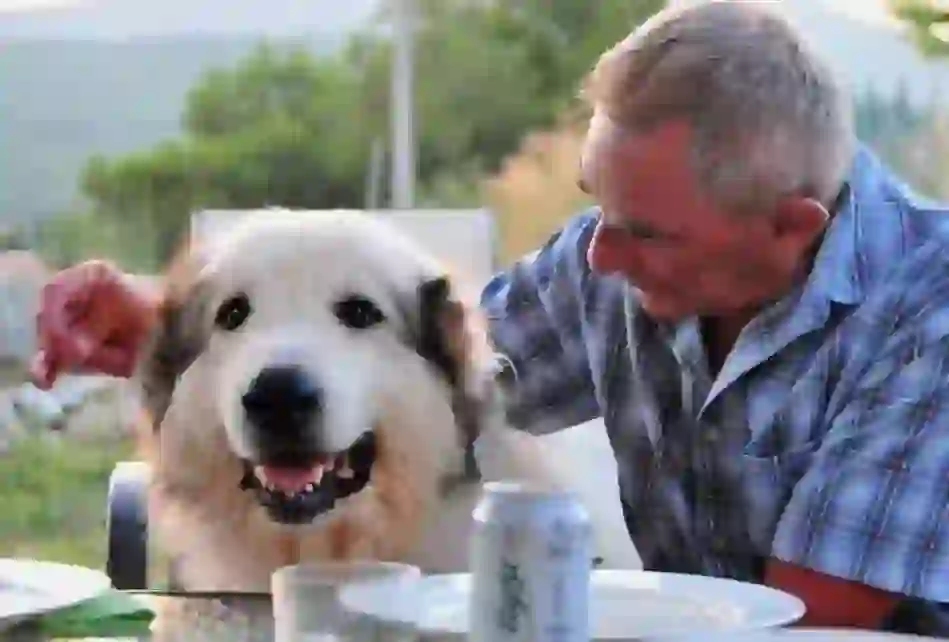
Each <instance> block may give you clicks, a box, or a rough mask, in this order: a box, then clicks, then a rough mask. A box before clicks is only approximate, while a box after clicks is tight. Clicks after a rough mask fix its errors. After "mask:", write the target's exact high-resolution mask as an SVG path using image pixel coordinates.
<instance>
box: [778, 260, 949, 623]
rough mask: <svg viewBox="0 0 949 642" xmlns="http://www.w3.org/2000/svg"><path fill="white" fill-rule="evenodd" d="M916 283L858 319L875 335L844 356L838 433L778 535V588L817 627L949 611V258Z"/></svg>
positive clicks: (835, 402) (904, 284)
mask: <svg viewBox="0 0 949 642" xmlns="http://www.w3.org/2000/svg"><path fill="white" fill-rule="evenodd" d="M937 252H940V253H941V250H939V249H938V248H937ZM916 268H921V269H918V270H917V269H916ZM905 277H906V278H903V279H900V280H899V281H898V282H896V281H894V284H895V285H894V287H892V288H890V291H889V292H888V293H885V294H883V295H879V296H878V297H876V298H879V301H873V302H871V303H870V304H867V305H865V306H864V308H863V309H861V310H860V311H858V312H857V313H855V314H856V315H860V316H859V317H857V318H856V320H853V319H852V320H851V321H849V322H851V323H861V324H863V329H864V330H865V332H861V336H860V337H859V339H860V341H859V343H856V342H854V343H849V344H847V345H843V346H841V347H840V350H841V352H842V353H843V354H844V356H843V357H841V361H842V362H843V370H842V371H841V372H840V375H839V382H838V384H837V390H836V391H835V393H834V395H835V397H837V398H836V399H832V400H831V410H830V412H831V413H832V415H831V416H830V417H829V419H828V421H830V427H829V430H828V431H827V433H826V434H825V435H824V437H823V438H822V442H821V446H820V447H819V449H818V450H817V451H816V453H815V454H814V458H813V459H812V460H811V462H810V465H809V468H808V470H807V472H806V473H805V474H804V476H803V477H802V478H801V480H800V481H799V482H798V483H797V485H796V486H795V488H794V491H793V493H792V495H791V498H790V501H789V502H788V505H787V507H786V509H785V511H784V513H783V515H782V517H781V520H780V521H779V523H778V526H777V530H776V533H775V537H774V542H773V547H772V557H773V558H774V559H772V560H771V562H770V564H769V566H768V569H767V572H766V581H767V582H768V583H769V584H771V585H772V586H775V587H777V588H781V589H784V590H787V591H789V592H791V593H794V594H796V595H798V597H800V598H801V599H802V600H803V601H804V602H805V604H807V607H808V611H809V613H808V615H807V617H806V619H805V624H808V625H820V626H849V627H860V628H872V627H879V626H880V624H881V623H883V622H884V621H885V620H886V619H887V618H888V617H889V616H890V615H892V613H893V610H894V608H895V606H896V605H897V604H898V603H899V602H901V601H903V600H905V599H906V598H917V599H919V600H923V601H926V602H941V603H945V602H949V581H947V578H949V260H946V259H944V258H937V257H935V256H933V254H930V260H929V261H927V262H922V261H921V262H920V263H919V264H918V265H917V266H911V268H909V269H906V270H905Z"/></svg>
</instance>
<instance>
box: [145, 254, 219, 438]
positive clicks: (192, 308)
mask: <svg viewBox="0 0 949 642" xmlns="http://www.w3.org/2000/svg"><path fill="white" fill-rule="evenodd" d="M201 265H202V263H201V261H200V259H199V258H198V254H197V253H186V254H185V255H183V256H182V258H180V259H179V260H177V261H175V262H174V263H173V264H172V267H171V268H170V269H169V270H168V271H167V272H166V280H165V285H164V290H163V295H162V300H161V304H160V306H159V309H158V313H157V319H156V322H155V325H154V329H153V330H152V335H151V336H150V337H149V340H148V342H147V343H146V345H145V348H144V350H143V352H142V356H141V358H140V360H139V363H138V371H137V373H136V375H137V380H138V382H139V385H140V386H141V392H142V403H143V405H144V407H145V410H146V411H147V412H148V414H149V418H150V421H151V422H152V427H153V429H154V430H156V431H157V430H158V428H159V426H161V423H162V421H163V420H164V418H165V413H166V412H167V411H168V407H169V406H170V405H171V397H172V395H173V393H174V390H175V386H176V385H177V383H178V378H179V377H180V376H181V375H182V374H184V372H185V371H186V370H187V369H188V367H189V366H190V365H191V364H192V363H193V362H194V360H195V359H196V358H197V357H198V355H199V354H201V351H202V350H203V349H204V346H205V344H206V343H207V340H208V334H209V332H210V329H209V328H208V327H207V322H206V319H207V306H208V297H207V288H206V287H205V286H204V285H203V284H202V282H201V280H200V276H199V275H200V270H201Z"/></svg>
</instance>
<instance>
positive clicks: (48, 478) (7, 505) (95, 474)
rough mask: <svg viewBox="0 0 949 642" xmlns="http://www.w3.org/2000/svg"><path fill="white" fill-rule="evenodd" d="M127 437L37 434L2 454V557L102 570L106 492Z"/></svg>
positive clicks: (126, 448) (127, 448) (123, 455)
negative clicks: (80, 436) (62, 563)
mask: <svg viewBox="0 0 949 642" xmlns="http://www.w3.org/2000/svg"><path fill="white" fill-rule="evenodd" d="M130 453H131V446H130V444H129V443H128V441H127V440H120V439H117V438H116V437H115V436H110V437H108V438H102V439H95V440H88V441H83V440H74V439H68V440H61V439H57V438H56V437H55V436H54V435H49V434H46V435H43V434H37V435H34V436H31V437H27V438H24V439H21V440H17V441H15V442H14V444H13V446H12V447H11V448H10V450H8V451H5V452H0V506H3V510H2V511H0V556H23V557H27V556H32V557H37V558H40V559H51V560H55V561H57V562H66V563H73V564H83V565H86V566H91V567H93V568H103V567H104V563H105V558H106V545H107V538H106V533H105V528H104V525H105V509H106V505H105V502H106V493H107V491H108V484H109V475H110V474H111V472H112V468H113V466H114V465H115V462H116V461H118V460H121V459H125V458H127V457H129V455H130Z"/></svg>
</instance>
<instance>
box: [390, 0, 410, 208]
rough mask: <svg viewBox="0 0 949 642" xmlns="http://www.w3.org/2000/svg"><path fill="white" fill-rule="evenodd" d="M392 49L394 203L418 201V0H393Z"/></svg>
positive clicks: (402, 205)
mask: <svg viewBox="0 0 949 642" xmlns="http://www.w3.org/2000/svg"><path fill="white" fill-rule="evenodd" d="M393 9H394V11H393V17H392V18H393V32H392V40H393V52H392V89H391V105H390V111H391V119H392V124H391V127H392V207H393V208H395V209H400V210H401V209H410V208H412V207H413V205H414V204H415V173H416V161H415V122H414V120H415V119H414V114H413V111H414V100H413V95H414V93H415V80H414V76H415V69H414V48H415V46H414V45H415V42H414V40H415V25H416V15H415V0H394V1H393Z"/></svg>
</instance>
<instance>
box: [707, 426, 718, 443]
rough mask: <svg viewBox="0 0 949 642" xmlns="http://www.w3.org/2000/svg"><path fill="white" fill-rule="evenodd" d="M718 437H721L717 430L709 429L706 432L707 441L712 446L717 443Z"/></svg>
mask: <svg viewBox="0 0 949 642" xmlns="http://www.w3.org/2000/svg"><path fill="white" fill-rule="evenodd" d="M718 437H719V434H718V431H717V430H715V429H712V428H709V429H708V430H706V431H705V441H706V442H708V443H710V444H714V443H715V442H717V441H718Z"/></svg>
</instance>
